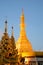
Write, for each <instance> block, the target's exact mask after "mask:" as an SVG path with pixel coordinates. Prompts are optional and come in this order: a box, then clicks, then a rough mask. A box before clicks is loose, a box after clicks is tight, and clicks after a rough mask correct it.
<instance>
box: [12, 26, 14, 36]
mask: <svg viewBox="0 0 43 65" xmlns="http://www.w3.org/2000/svg"><path fill="white" fill-rule="evenodd" d="M12 36H14V30H13V26H12Z"/></svg>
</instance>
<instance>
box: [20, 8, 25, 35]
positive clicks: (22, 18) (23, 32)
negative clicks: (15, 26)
mask: <svg viewBox="0 0 43 65" xmlns="http://www.w3.org/2000/svg"><path fill="white" fill-rule="evenodd" d="M20 35H21V36H23V35H26V33H25V23H24V11H23V9H22V15H21V17H20Z"/></svg>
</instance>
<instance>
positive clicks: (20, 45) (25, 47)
mask: <svg viewBox="0 0 43 65" xmlns="http://www.w3.org/2000/svg"><path fill="white" fill-rule="evenodd" d="M16 48H17V49H18V54H21V55H22V57H24V56H32V55H33V49H32V45H31V43H30V41H29V40H28V39H27V36H26V32H25V23H24V12H23V10H22V15H21V17H20V36H19V38H18V40H17V42H16Z"/></svg>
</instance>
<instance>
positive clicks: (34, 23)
mask: <svg viewBox="0 0 43 65" xmlns="http://www.w3.org/2000/svg"><path fill="white" fill-rule="evenodd" d="M22 8H23V9H24V16H25V24H26V35H27V37H28V39H29V40H30V42H31V44H32V47H33V49H34V50H43V0H0V37H1V36H2V33H3V32H4V22H5V20H6V19H7V21H8V33H9V35H11V27H12V25H13V26H14V37H15V40H17V39H18V37H19V33H20V27H19V25H20V16H21V14H22Z"/></svg>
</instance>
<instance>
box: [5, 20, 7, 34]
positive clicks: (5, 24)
mask: <svg viewBox="0 0 43 65" xmlns="http://www.w3.org/2000/svg"><path fill="white" fill-rule="evenodd" d="M5 33H7V20H6V21H5Z"/></svg>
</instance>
